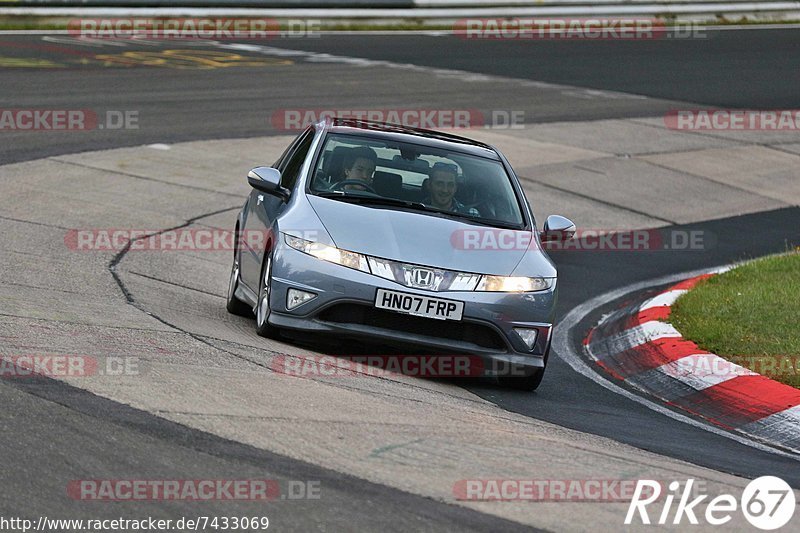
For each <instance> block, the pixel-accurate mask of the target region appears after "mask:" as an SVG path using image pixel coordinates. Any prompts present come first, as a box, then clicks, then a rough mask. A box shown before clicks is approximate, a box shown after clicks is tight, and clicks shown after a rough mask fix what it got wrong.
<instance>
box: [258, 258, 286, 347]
mask: <svg viewBox="0 0 800 533" xmlns="http://www.w3.org/2000/svg"><path fill="white" fill-rule="evenodd" d="M271 285H272V254H269V255H267V256H266V257H265V258H264V264H263V265H262V266H261V278H260V280H259V283H258V297H257V298H256V333H257V334H258V335H259V336H261V337H267V338H268V339H276V338H278V337H279V336H280V331H279V330H278V328H276V327H275V326H272V325H270V323H269V315H270V312H271V311H270V308H269V297H270V294H271V292H272V291H271Z"/></svg>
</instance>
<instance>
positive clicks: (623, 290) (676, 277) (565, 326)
mask: <svg viewBox="0 0 800 533" xmlns="http://www.w3.org/2000/svg"><path fill="white" fill-rule="evenodd" d="M723 268H724V267H723ZM727 268H730V267H727ZM712 272H719V267H717V268H707V269H702V270H694V271H691V272H683V273H681V274H672V275H669V276H663V277H660V278H656V279H652V280H647V281H642V282H639V283H634V284H631V285H628V286H625V287H620V288H619V289H615V290H613V291H609V292H607V293H605V294H601V295H599V296H595V297H594V298H592V299H590V300H587V301H586V302H584V303H582V304H580V305H578V306H576V307H574V308H573V309H572V310H571V311H570V312H569V313H567V315H566V316H565V317H564V318H563V319H562V320H561V322H560V323H559V324H558V327H556V328H555V335H554V337H553V348H554V349H555V353H556V354H557V355H558V357H560V358H561V359H562V360H564V362H566V363H567V364H568V365H569V366H570V367H572V369H573V370H574V371H575V372H577V373H579V374H581V375H583V376H585V377H587V378H589V379H591V380H592V381H594V382H595V383H597V384H598V385H600V386H601V387H604V388H606V389H608V390H609V391H611V392H613V393H615V394H619V395H620V396H623V397H625V398H627V399H629V400H631V401H634V402H636V403H638V404H640V405H642V406H644V407H647V408H648V409H650V410H652V411H655V412H656V413H659V414H662V415H664V416H667V417H669V418H672V419H673V420H676V421H678V422H683V423H684V424H688V425H690V426H694V427H696V428H699V429H703V430H705V431H708V432H709V433H713V434H715V435H718V436H720V437H724V438H726V439H730V440H733V441H735V442H738V443H739V444H743V445H745V446H749V447H751V448H755V449H757V450H760V451H763V452H767V453H772V454H775V455H780V456H782V457H788V458H790V459H794V460H795V461H798V462H800V455H797V454H793V453H789V452H785V451H783V450H778V449H776V448H772V447H770V446H767V445H765V444H762V443H761V442H758V441H756V440H753V439H749V438H747V437H744V436H742V435H739V434H735V433H728V432H727V431H723V430H722V429H719V428H717V427H715V426H712V425H710V424H705V423H703V422H701V421H699V420H695V419H694V418H690V417H688V416H685V415H682V414H680V413H678V412H676V411H673V410H671V409H668V408H667V407H665V406H663V405H661V404H659V403H656V402H653V401H651V400H648V399H647V398H645V397H643V396H640V395H638V394H635V393H633V392H631V391H629V390H626V389H624V388H622V387H620V386H619V385H617V384H615V383H612V382H611V381H609V380H608V379H607V378H606V377H604V376H602V375H600V374H598V373H597V372H595V371H594V370H592V368H590V367H589V365H588V364H587V363H586V361H585V360H584V359H583V358H582V357H581V356H580V355H579V354H578V353H576V352H575V350H574V349H573V346H572V343H571V342H570V337H571V336H572V331H573V329H575V327H576V326H577V325H578V324H579V323H580V322H581V320H583V318H584V317H585V316H586V315H588V314H589V313H591V312H592V311H593V310H594V309H596V308H598V307H600V306H602V305H603V304H605V303H607V302H610V301H612V300H617V299H619V298H622V297H623V296H625V295H626V294H630V293H632V292H635V291H640V290H643V289H647V288H650V287H654V286H658V285H666V284H669V283H677V282H679V281H682V280H684V279H687V278H692V277H694V276H699V275H701V274H710V273H712Z"/></svg>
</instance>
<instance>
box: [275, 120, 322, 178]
mask: <svg viewBox="0 0 800 533" xmlns="http://www.w3.org/2000/svg"><path fill="white" fill-rule="evenodd" d="M313 142H314V130H312V129H309V130H307V131H306V132H305V133H304V134H303V137H301V138H300V140H299V141H298V142H297V144H296V145H295V150H294V153H292V154H291V155H290V156H289V158H288V159H284V160H283V161H281V165H283V168H280V167H279V168H278V170H280V171H281V185H282V186H283V187H286V188H287V189H289V190H291V189H293V188H294V184H295V183H296V182H297V178H298V177H299V176H300V169H301V168H302V166H303V163H304V162H305V160H306V157H307V156H308V151H309V150H310V149H311V144H312V143H313Z"/></svg>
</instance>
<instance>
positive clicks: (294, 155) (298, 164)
mask: <svg viewBox="0 0 800 533" xmlns="http://www.w3.org/2000/svg"><path fill="white" fill-rule="evenodd" d="M313 141H314V129H313V128H312V127H309V128H308V129H306V130H305V131H304V132H303V133H301V134H300V135H299V136H298V137H297V139H295V141H294V142H293V143H292V144H291V146H289V148H288V149H287V150H286V152H284V154H283V155H282V156H281V157H280V159H278V161H277V162H276V163H275V168H277V169H278V170H279V171H280V172H281V185H282V186H283V187H285V188H286V189H289V190H290V191H291V190H293V189H294V185H295V183H296V182H297V178H298V177H299V176H300V169H301V168H302V167H303V162H304V161H305V159H306V157H307V156H308V152H309V150H310V149H311V145H312V143H313ZM285 207H286V203H285V202H284V201H283V200H282V199H280V198H279V197H277V196H273V195H271V194H266V193H264V192H261V191H258V190H256V189H253V190H251V191H250V196H249V198H248V201H247V208H246V210H245V218H244V227H243V228H242V230H243V233H242V239H241V241H240V242H241V250H242V253H241V255H240V268H241V279H242V283H244V284H245V285H246V286H247V287H248V288H249V289H251V290H252V291H253V292H256V293H257V291H258V285H259V282H260V279H259V278H260V276H261V265H262V264H263V261H264V253H265V251H266V244H267V242H269V237H270V234H269V232H270V230H271V228H272V225H273V222H275V218H276V217H277V216H278V215H280V213H281V211H282V210H283V209H284V208H285Z"/></svg>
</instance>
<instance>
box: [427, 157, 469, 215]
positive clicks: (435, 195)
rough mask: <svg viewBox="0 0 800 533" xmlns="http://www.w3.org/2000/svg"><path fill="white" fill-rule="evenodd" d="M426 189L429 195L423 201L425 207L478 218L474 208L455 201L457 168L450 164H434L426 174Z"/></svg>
mask: <svg viewBox="0 0 800 533" xmlns="http://www.w3.org/2000/svg"><path fill="white" fill-rule="evenodd" d="M428 176H429V178H428V188H429V190H430V195H429V196H428V198H426V199H425V200H423V202H424V203H425V204H427V205H430V206H432V207H435V208H436V209H442V210H444V211H454V212H456V213H460V214H462V215H470V216H474V217H477V216H480V213H479V212H478V210H477V209H475V208H474V207H467V206H465V205H464V204H462V203H461V202H459V201H458V200H456V198H455V196H456V191H457V190H458V184H457V183H456V178H457V177H458V167H457V166H455V165H454V164H451V163H441V162H439V163H434V165H433V167H432V168H431V170H430V172H429V174H428Z"/></svg>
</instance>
